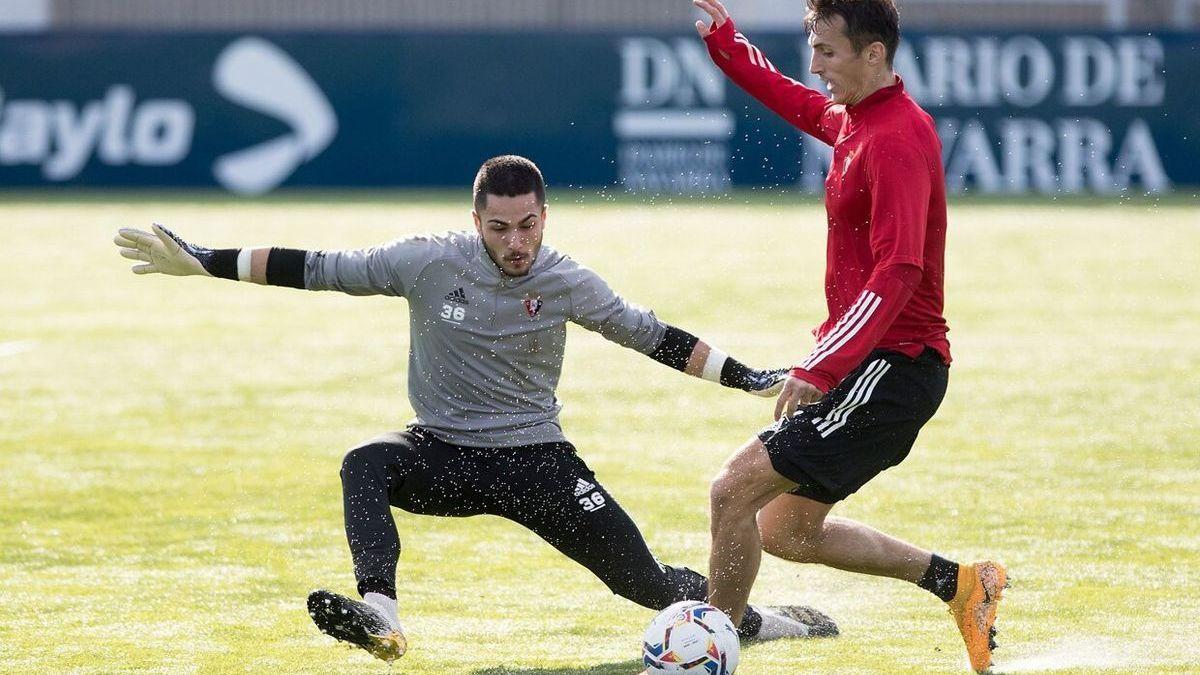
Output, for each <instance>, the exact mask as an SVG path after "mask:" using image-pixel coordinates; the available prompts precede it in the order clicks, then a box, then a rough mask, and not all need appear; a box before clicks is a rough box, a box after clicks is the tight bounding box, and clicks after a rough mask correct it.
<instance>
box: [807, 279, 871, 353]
mask: <svg viewBox="0 0 1200 675" xmlns="http://www.w3.org/2000/svg"><path fill="white" fill-rule="evenodd" d="M882 302H883V298H881V297H879V296H878V295H876V294H875V293H873V292H871V291H863V292H862V293H861V294H860V295H859V296H858V300H856V301H855V303H854V305H853V306H852V307H851V308H850V311H848V312H846V314H845V315H843V316H842V318H841V320H840V321H838V323H837V325H836V326H834V328H833V330H832V331H830V333H829V335H826V336H825V338H824V339H822V340H821V341H820V342H818V343H817V346H816V347H815V348H813V351H812V353H811V354H809V355H808V358H806V359H804V362H803V363H801V364H800V367H801V368H804V369H805V370H808V369H810V368H812V367H813V366H815V365H817V364H818V363H820V362H821V361H824V360H825V357H827V356H829V355H830V354H832V353H834V352H836V351H837V350H838V349H841V347H842V345H844V344H846V343H847V342H849V341H850V340H851V339H852V338H853V337H854V336H855V335H857V334H858V332H859V331H860V330H862V327H863V326H864V325H866V323H867V321H869V320H870V318H871V315H873V314H874V313H875V310H876V309H878V308H879V305H880V303H882Z"/></svg>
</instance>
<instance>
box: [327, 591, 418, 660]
mask: <svg viewBox="0 0 1200 675" xmlns="http://www.w3.org/2000/svg"><path fill="white" fill-rule="evenodd" d="M308 615H309V616H311V617H312V620H313V623H315V624H317V628H318V629H320V631H321V632H322V633H324V634H326V635H328V636H330V637H333V638H336V639H338V640H341V641H342V642H349V643H350V644H352V645H355V646H358V647H362V648H363V649H365V650H366V651H367V652H368V653H369V654H370V655H371V656H374V657H375V658H377V659H382V660H384V661H387V662H388V663H391V662H392V661H395V660H396V659H398V658H400V657H401V656H404V652H406V651H408V640H406V639H405V637H404V633H403V632H401V631H400V629H399V628H395V627H393V626H392V625H391V624H390V623H388V621H387V619H386V618H385V617H384V616H383V615H382V614H380V613H379V610H377V609H375V608H374V607H372V606H370V605H368V604H367V603H365V602H359V601H358V600H351V599H350V598H347V597H346V596H344V595H338V594H337V593H333V592H330V591H326V590H315V591H313V592H312V593H309V594H308Z"/></svg>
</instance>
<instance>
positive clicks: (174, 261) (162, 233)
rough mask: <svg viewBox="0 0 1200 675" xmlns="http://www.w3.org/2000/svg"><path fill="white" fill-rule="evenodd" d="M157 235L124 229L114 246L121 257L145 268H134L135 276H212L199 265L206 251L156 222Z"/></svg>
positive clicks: (114, 241) (135, 266)
mask: <svg viewBox="0 0 1200 675" xmlns="http://www.w3.org/2000/svg"><path fill="white" fill-rule="evenodd" d="M151 229H152V230H154V233H153V234H151V233H150V232H145V231H142V230H134V229H131V228H121V229H120V230H118V231H117V236H116V237H114V238H113V243H114V244H116V245H117V246H118V247H120V249H121V256H122V257H125V258H129V259H130V260H138V261H140V262H142V263H145V264H143V265H134V266H133V268H132V269H133V273H134V274H156V273H157V274H170V275H172V276H177V277H186V276H190V275H193V274H199V275H202V276H206V277H211V276H212V275H211V274H209V273H208V270H206V269H204V265H202V264H200V259H199V258H198V257H197V256H198V255H203V252H204V251H205V250H206V249H201V248H199V247H196V246H192V245H191V244H189V243H187V242H186V241H184V240H182V239H180V238H179V237H177V236H176V235H175V234H174V233H172V232H171V231H170V230H168V229H167V228H165V227H163V226H162V225H159V224H158V223H155V224H154V225H152V226H151Z"/></svg>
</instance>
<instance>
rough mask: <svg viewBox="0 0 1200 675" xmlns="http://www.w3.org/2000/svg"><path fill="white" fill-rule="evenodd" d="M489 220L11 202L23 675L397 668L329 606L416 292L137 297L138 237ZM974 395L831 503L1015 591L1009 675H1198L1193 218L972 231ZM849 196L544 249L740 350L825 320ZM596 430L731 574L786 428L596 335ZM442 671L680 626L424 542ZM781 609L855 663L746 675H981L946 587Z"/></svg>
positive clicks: (763, 667) (0, 504) (579, 383)
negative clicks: (753, 437)
mask: <svg viewBox="0 0 1200 675" xmlns="http://www.w3.org/2000/svg"><path fill="white" fill-rule="evenodd" d="M468 209H469V206H468V204H467V203H466V200H465V199H463V200H461V201H444V200H443V201H436V200H420V201H405V200H395V201H392V200H387V199H383V200H369V201H362V202H358V201H355V200H353V199H349V200H336V201H331V202H324V201H322V200H321V199H304V200H300V201H295V202H289V201H286V200H273V201H268V202H259V203H244V202H237V201H232V200H223V199H219V200H211V199H205V200H196V201H191V200H189V199H187V198H178V199H171V200H168V201H162V202H155V201H150V200H147V199H144V198H143V199H137V200H132V201H124V200H113V201H105V200H102V199H86V200H80V201H66V202H64V201H61V200H59V201H57V202H56V203H37V202H34V201H13V202H7V203H2V204H0V247H2V248H3V250H4V251H5V252H6V253H7V255H6V256H5V263H4V265H3V267H0V671H2V672H6V673H43V672H78V673H110V672H124V671H150V672H171V673H176V672H179V673H191V672H199V673H223V672H253V673H293V672H294V673H300V672H304V673H343V672H388V669H387V667H386V666H384V665H383V664H381V663H380V662H377V661H374V660H373V659H371V658H370V657H369V656H367V655H366V654H365V653H362V652H360V651H356V650H350V649H347V648H345V647H341V646H335V645H334V644H333V642H332V640H330V639H329V638H326V637H324V636H322V635H320V634H318V633H317V631H316V630H315V629H314V627H313V626H312V625H311V623H310V621H309V619H308V616H307V614H306V613H305V611H304V596H305V594H306V593H307V592H308V590H310V589H311V588H314V587H317V586H327V587H330V588H333V589H335V590H338V591H341V592H350V591H351V590H352V588H353V579H352V576H351V568H350V560H349V553H348V551H347V549H346V545H345V540H344V535H343V532H342V524H341V517H342V516H341V501H340V485H339V482H338V476H337V472H338V467H339V465H340V461H341V457H342V454H343V453H344V452H345V450H346V449H348V448H350V447H352V446H353V445H354V444H356V443H357V442H359V441H360V440H363V439H365V438H368V437H370V436H372V435H374V434H376V433H378V432H381V431H385V430H392V429H397V428H400V427H402V426H403V424H404V423H405V422H406V421H407V420H408V419H409V416H410V415H411V410H410V409H409V407H408V403H407V399H406V398H405V394H404V378H405V369H406V363H407V362H406V355H407V348H408V333H407V331H408V328H407V312H406V305H405V303H404V301H402V300H396V299H384V298H352V297H346V296H339V295H336V294H312V293H305V292H302V291H295V290H285V289H277V288H263V287H257V286H250V285H241V284H233V283H229V282H222V281H216V280H209V279H197V278H186V279H179V278H164V277H161V276H154V277H145V278H143V277H135V276H134V275H132V274H130V273H129V272H128V262H127V261H125V260H123V259H121V258H119V257H118V256H117V254H116V251H115V247H114V246H113V245H112V244H111V243H110V240H111V237H112V234H113V232H114V231H115V230H116V228H118V227H120V226H126V225H135V226H146V225H148V224H149V223H150V222H151V221H152V220H158V221H160V222H164V223H169V224H171V225H172V226H174V227H175V228H176V229H177V231H178V232H180V233H181V234H182V235H184V236H187V237H190V238H192V239H193V240H195V241H197V242H200V243H205V244H209V245H216V246H236V245H252V244H279V245H292V246H296V247H306V248H317V247H326V248H333V247H349V246H360V245H367V244H371V243H375V242H378V241H381V240H385V239H388V238H391V237H394V236H397V235H401V234H405V233H413V232H423V231H433V230H441V229H451V228H458V227H462V226H465V225H466V224H468V222H469V221H468V220H467V218H468ZM951 218H952V232H951V236H950V242H949V259H948V318H949V320H950V324H951V327H952V333H951V340H952V342H953V345H954V350H955V354H956V361H955V365H954V367H953V369H952V376H951V386H950V392H949V394H948V396H947V399H946V402H945V403H944V405H943V406H942V409H941V411H940V412H939V413H938V415H937V417H936V418H935V419H934V420H933V421H932V422H931V423H930V424H929V425H928V426H927V427H926V429H925V431H924V432H923V434H922V436H921V438H920V440H919V441H918V444H917V447H916V449H915V450H914V451H913V454H912V455H911V456H910V458H909V459H908V460H907V461H906V462H905V463H904V464H903V465H901V466H900V467H898V468H896V469H893V470H891V471H889V472H887V473H886V474H884V475H883V476H882V477H881V478H879V479H878V480H876V481H875V482H873V483H872V484H870V485H869V486H868V487H867V488H866V489H864V490H863V491H862V492H861V493H860V494H858V495H856V496H854V497H852V498H851V499H850V500H849V501H847V502H846V503H844V504H843V505H841V506H840V507H838V509H837V510H835V513H840V514H842V515H846V516H850V517H857V518H861V519H864V520H866V521H868V522H871V523H873V524H875V525H876V526H878V527H880V528H882V529H885V530H888V531H891V532H892V533H894V534H897V535H899V536H902V537H904V538H907V539H910V540H912V541H914V542H917V543H920V544H923V545H926V546H929V547H932V548H934V549H935V550H937V551H939V552H941V553H943V554H945V555H948V556H952V557H955V558H960V559H974V558H978V557H983V556H995V557H998V558H999V559H1001V560H1004V561H1005V562H1006V563H1007V564H1008V565H1009V566H1010V570H1011V575H1012V577H1013V578H1014V582H1013V584H1014V585H1013V588H1012V589H1011V591H1010V593H1009V594H1008V595H1007V596H1006V597H1007V599H1006V601H1005V604H1004V607H1003V609H1002V613H1001V631H1002V634H1001V636H1000V642H1001V644H1002V646H1003V647H1002V649H1001V650H1000V651H998V652H997V664H998V666H999V667H998V670H999V671H1001V672H1034V671H1060V672H1074V673H1086V672H1097V673H1098V672H1105V673H1107V672H1139V673H1142V672H1145V673H1168V672H1171V673H1175V672H1196V669H1198V668H1200V641H1197V640H1196V630H1197V629H1196V620H1195V617H1196V616H1197V615H1200V585H1198V583H1197V579H1200V488H1198V487H1197V486H1198V485H1200V452H1198V450H1197V445H1198V443H1200V431H1198V426H1197V425H1198V420H1200V404H1198V402H1197V400H1198V397H1197V394H1198V393H1200V386H1198V383H1200V341H1198V338H1197V336H1198V335H1200V208H1198V207H1197V204H1196V203H1195V202H1191V203H1188V202H1176V203H1168V204H1163V205H1159V204H1155V203H1150V202H1146V203H1135V204H1124V205H1120V204H1116V203H1106V204H1101V203H1097V204H1091V205H1088V204H1076V203H1072V204H1069V205H1058V204H1055V203H1052V202H1044V203H1040V204H1017V203H1000V204H987V203H972V202H964V203H962V204H959V205H955V206H952V213H951ZM823 236H824V232H823V216H822V211H821V208H820V206H819V205H816V204H807V203H792V202H788V203H786V204H771V203H770V201H769V200H764V199H758V200H753V201H751V203H749V204H741V203H738V201H737V200H733V201H728V202H710V203H699V204H691V205H686V204H685V205H668V204H659V205H653V206H648V205H639V204H636V203H618V204H603V203H595V204H593V203H591V202H588V201H583V202H577V201H574V199H566V200H564V201H563V202H562V203H556V204H555V205H554V206H552V213H551V219H550V223H549V229H548V233H547V243H550V244H552V245H554V246H556V247H558V248H560V249H563V250H566V251H568V252H570V253H571V254H573V256H574V257H575V258H577V259H579V260H581V261H583V262H584V263H585V264H588V265H590V266H592V267H593V268H595V269H597V270H598V271H600V272H601V274H602V275H604V276H605V277H607V278H608V279H609V281H610V282H611V283H612V284H613V285H614V287H615V288H617V289H618V290H620V291H621V292H622V293H624V294H625V295H626V296H627V297H630V298H632V299H636V300H637V301H638V302H640V303H642V304H645V305H649V306H652V307H654V308H656V310H657V311H658V313H659V315H660V316H661V317H662V318H663V319H664V320H666V321H669V322H671V323H674V324H677V325H680V326H682V327H685V328H688V329H690V330H692V331H693V332H696V333H698V334H700V335H703V336H705V337H706V338H708V339H710V340H711V341H712V342H714V343H717V344H719V345H721V346H723V347H724V348H725V349H726V350H727V351H730V352H731V353H734V354H735V355H737V356H739V357H741V358H742V359H743V360H745V361H748V362H751V363H754V364H761V365H778V364H786V363H789V362H791V361H793V360H794V359H795V358H796V357H798V356H802V355H803V354H804V353H805V352H806V351H807V349H808V348H809V346H810V344H811V338H810V337H809V335H808V330H809V328H810V327H811V326H812V325H813V324H815V323H816V322H818V321H819V320H820V319H821V318H822V312H823V307H824V305H823V299H822V296H821V294H820V288H821V274H822V269H823V264H824V248H823ZM568 344H569V346H568V355H567V363H566V365H565V369H564V377H563V383H562V386H561V388H560V390H559V396H560V398H561V399H562V400H563V401H564V402H565V404H566V409H565V411H564V414H563V423H564V425H565V428H566V430H567V432H568V435H569V437H570V438H571V439H572V440H573V441H574V442H575V444H576V445H577V446H578V447H579V449H580V452H581V453H582V455H583V456H584V458H585V459H586V460H587V461H588V462H589V463H590V464H591V466H592V468H593V469H595V470H596V472H597V474H598V476H599V478H600V479H601V480H602V481H603V482H604V483H605V485H606V486H607V487H608V488H609V489H610V490H611V491H612V492H613V493H614V494H615V495H616V496H617V497H618V498H619V499H620V500H621V502H622V503H623V505H624V506H625V507H626V508H627V509H628V510H629V511H630V512H631V513H632V514H633V516H634V518H635V520H637V521H638V522H639V524H640V525H641V526H642V527H643V530H644V532H645V533H646V535H647V538H648V540H649V541H650V544H651V546H652V547H653V548H654V549H655V551H656V552H657V554H658V555H659V557H661V558H662V559H664V560H667V561H672V562H676V563H680V564H686V565H689V566H691V567H694V568H696V569H701V570H703V569H705V567H706V562H705V561H706V556H707V511H706V497H707V484H708V479H709V477H710V476H711V475H712V474H713V473H714V472H715V471H716V470H717V468H718V467H719V466H720V464H721V462H722V461H723V459H724V457H725V456H726V455H727V453H728V452H729V451H730V450H731V449H732V448H734V447H736V446H737V445H738V444H739V443H741V442H742V441H743V440H744V439H745V438H746V437H748V435H749V434H750V433H751V432H752V431H754V430H756V429H757V428H758V427H759V426H760V425H762V424H763V423H764V422H765V421H767V419H768V417H769V415H770V411H771V407H772V404H771V403H770V402H764V401H762V400H760V399H754V398H752V397H748V396H745V395H742V394H739V393H737V392H730V391H729V390H723V389H720V388H718V387H714V386H712V385H709V384H707V383H704V382H700V381H697V380H692V379H689V378H686V377H684V376H683V375H680V374H678V373H675V372H673V371H670V370H668V369H665V368H663V367H662V366H660V365H658V364H656V363H654V362H652V361H650V360H648V359H645V358H643V357H641V356H639V355H638V354H635V353H633V352H630V351H626V350H623V349H621V348H619V347H617V346H615V345H611V344H609V343H606V342H605V341H603V340H602V339H600V338H598V337H597V336H594V335H592V334H590V333H587V332H586V331H583V330H581V329H576V328H574V327H573V328H572V329H571V333H570V338H569V339H568ZM397 521H398V526H399V528H400V533H401V539H402V541H403V543H404V547H405V550H404V554H403V556H402V559H401V566H400V588H401V597H400V605H401V612H402V616H403V618H404V619H405V620H406V623H407V626H408V629H409V632H410V638H411V644H412V650H411V652H410V654H409V655H408V656H406V657H405V658H404V659H403V660H402V661H401V662H399V663H397V664H396V665H395V666H394V667H393V668H392V669H391V672H396V673H430V674H443V673H446V674H449V673H472V674H476V675H484V674H487V675H499V674H501V673H522V674H525V675H533V674H539V675H547V674H550V673H564V674H577V673H608V674H618V673H621V674H628V673H633V672H635V671H636V670H637V669H638V667H637V661H636V659H637V656H638V653H639V652H638V650H639V638H640V635H641V631H642V628H643V626H644V624H645V623H646V622H647V621H648V620H649V619H650V617H651V612H649V611H647V610H643V609H641V608H638V607H635V606H633V605H632V604H630V603H628V602H626V601H624V600H622V599H620V598H616V597H614V596H612V595H611V594H609V593H608V592H607V591H606V589H605V588H604V587H603V586H602V585H601V584H600V583H599V582H598V581H596V580H595V579H593V578H592V577H591V576H590V575H589V574H588V573H587V572H585V571H584V570H583V569H582V568H579V567H577V566H575V565H574V564H573V563H571V562H569V561H566V560H565V559H560V558H559V557H558V556H557V554H555V553H554V552H553V551H552V550H551V549H550V548H549V547H547V546H546V545H544V544H543V543H542V542H541V541H540V540H538V539H537V538H536V537H534V536H533V535H531V534H529V533H527V532H525V531H523V530H521V529H520V528H518V527H516V526H515V525H512V524H509V523H507V522H504V521H501V520H498V519H494V518H491V517H478V518H472V519H465V520H440V519H432V518H425V517H419V516H411V515H408V514H403V513H398V514H397ZM753 599H754V600H756V601H759V602H764V603H766V602H776V603H783V602H787V603H793V602H803V603H809V604H813V605H816V606H819V607H821V608H823V609H825V610H827V611H829V612H830V613H832V614H833V615H835V616H836V617H837V618H838V619H839V620H840V622H841V625H842V629H843V635H842V636H841V637H840V638H837V639H835V640H828V641H822V642H791V643H772V644H769V645H762V646H757V647H751V648H749V649H747V650H745V651H744V652H743V657H742V662H743V666H742V668H741V669H740V670H739V673H741V674H742V675H754V674H772V675H775V674H790V673H807V672H812V673H868V672H962V671H965V669H966V665H965V664H966V659H965V654H964V652H963V651H962V649H961V647H960V642H959V638H958V636H957V633H956V631H955V630H954V628H953V625H952V623H951V621H950V619H949V618H948V617H947V616H946V614H945V612H944V610H943V609H942V607H941V606H940V603H938V602H937V601H936V600H935V599H934V598H933V597H932V596H930V595H928V594H926V593H924V592H923V591H918V590H916V589H914V588H912V587H909V586H907V585H905V584H902V583H900V582H895V581H890V580H883V579H874V578H866V577H854V576H851V575H848V574H844V573H839V572H834V571H828V570H824V569H818V568H808V567H799V566H796V565H792V564H789V563H783V562H781V561H778V560H771V559H768V560H766V561H765V562H764V566H763V570H762V574H761V575H760V577H759V581H758V585H757V586H756V588H755V591H754V595H753Z"/></svg>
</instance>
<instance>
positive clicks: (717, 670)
mask: <svg viewBox="0 0 1200 675" xmlns="http://www.w3.org/2000/svg"><path fill="white" fill-rule="evenodd" d="M740 649H741V646H740V644H739V643H738V636H737V629H736V628H734V627H733V622H732V621H730V620H729V617H728V616H726V615H725V613H724V612H722V611H721V610H719V609H717V608H716V607H713V606H712V605H710V604H708V603H704V602H700V601H699V600H684V601H683V602H677V603H675V604H673V605H671V606H670V607H668V608H666V609H664V610H663V611H662V612H661V613H660V614H659V615H658V616H656V617H654V620H653V621H651V622H650V626H649V627H647V628H646V634H645V636H643V638H642V663H643V664H644V665H645V666H646V668H647V669H648V670H649V671H650V672H652V673H697V674H702V675H733V671H735V670H737V665H738V654H739V653H740Z"/></svg>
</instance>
